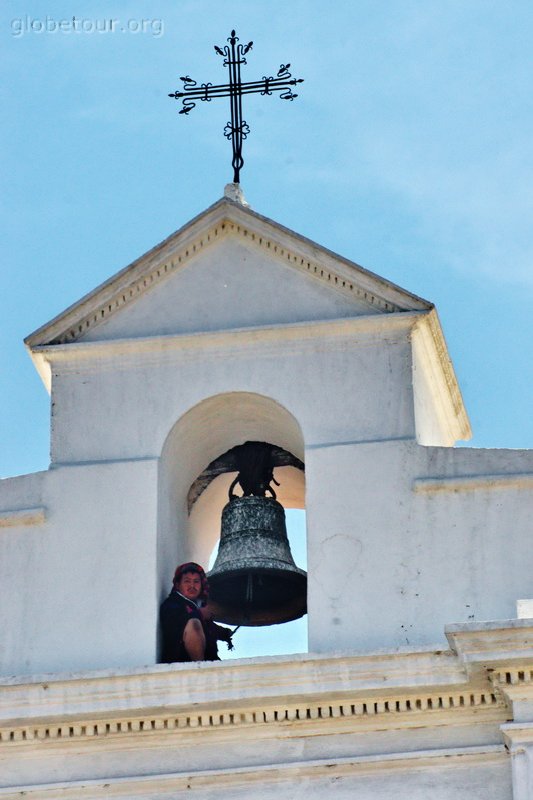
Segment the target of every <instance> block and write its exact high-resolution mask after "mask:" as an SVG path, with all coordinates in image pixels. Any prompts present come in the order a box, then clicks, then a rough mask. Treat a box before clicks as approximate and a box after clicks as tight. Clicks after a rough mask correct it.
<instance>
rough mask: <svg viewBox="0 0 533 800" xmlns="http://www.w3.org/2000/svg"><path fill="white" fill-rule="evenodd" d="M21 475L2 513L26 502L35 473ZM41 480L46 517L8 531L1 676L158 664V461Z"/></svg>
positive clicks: (1, 568)
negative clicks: (104, 666) (37, 521)
mask: <svg viewBox="0 0 533 800" xmlns="http://www.w3.org/2000/svg"><path fill="white" fill-rule="evenodd" d="M16 480H17V484H18V486H17V488H18V491H17V492H16V493H15V492H13V491H11V492H9V494H10V497H9V499H7V498H6V497H5V496H3V493H1V494H0V498H1V499H2V503H3V505H2V510H3V511H4V510H6V507H7V509H8V510H12V509H17V508H19V509H20V508H27V507H28V493H26V492H25V491H24V489H25V487H24V484H25V482H27V483H28V484H29V485H30V487H31V484H32V483H33V476H28V478H27V479H26V478H19V479H16ZM41 483H42V486H41V492H40V497H39V499H40V501H41V503H42V508H43V509H44V516H45V521H44V523H42V524H35V525H29V526H27V525H22V526H13V527H5V528H2V527H0V586H1V590H0V618H1V619H2V646H1V647H0V670H1V672H2V674H9V673H19V674H28V673H32V672H41V671H44V672H48V671H50V672H53V671H59V670H62V669H65V667H68V668H69V669H81V668H95V667H99V666H102V665H104V664H106V665H108V666H124V665H128V664H129V665H139V664H146V663H148V664H150V663H154V661H155V658H156V649H155V648H156V627H157V610H158V606H157V597H156V586H155V584H156V579H155V575H156V572H155V570H156V556H157V552H156V550H157V548H156V542H157V535H156V530H157V513H156V512H157V463H156V462H153V461H137V462H123V463H107V464H98V465H85V466H83V467H68V468H60V469H52V470H50V471H49V472H48V473H45V474H43V475H42V479H41ZM0 487H2V484H0ZM2 488H3V487H2ZM6 488H7V489H12V487H9V486H8V487H6ZM0 492H1V488H0ZM6 494H8V492H7V491H6Z"/></svg>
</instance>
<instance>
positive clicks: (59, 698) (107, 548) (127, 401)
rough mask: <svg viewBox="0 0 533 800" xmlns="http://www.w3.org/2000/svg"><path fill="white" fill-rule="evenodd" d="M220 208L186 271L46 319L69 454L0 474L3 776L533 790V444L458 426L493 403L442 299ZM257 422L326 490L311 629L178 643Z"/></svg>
mask: <svg viewBox="0 0 533 800" xmlns="http://www.w3.org/2000/svg"><path fill="white" fill-rule="evenodd" d="M224 203H225V204H223V206H224V207H222V206H220V207H217V206H215V207H213V208H214V211H212V212H209V213H211V214H212V215H215V216H216V215H217V214H218V215H219V218H217V219H218V222H217V221H216V220H215V222H216V224H217V225H219V226H220V230H222V222H223V217H222V216H221V215H222V214H227V213H229V211H228V208H230V210H231V209H233V210H231V213H232V214H234V219H233V222H232V223H231V224H232V225H234V227H235V226H237V227H238V226H239V225H241V223H242V224H245V223H246V224H248V223H250V225H251V226H252V227H253V225H255V228H254V236H258V237H259V238H261V237H262V235H263V233H265V235H266V234H267V233H268V236H269V237H270V239H269V242H270V244H269V247H271V246H272V247H273V249H274V250H275V248H276V244H275V233H276V231H275V226H274V224H273V223H271V222H269V221H265V220H264V219H262V218H259V217H258V216H257V215H253V214H252V213H251V212H248V211H246V210H245V209H243V208H242V207H241V206H238V207H237V205H236V204H235V203H229V202H228V201H224ZM226 206H227V207H228V208H226ZM235 209H238V210H235ZM235 215H236V217H235ZM252 222H253V225H252ZM194 225H196V228H197V229H194V230H192V232H191V231H189V232H186V237H187V236H188V237H189V239H187V238H186V241H184V242H182V241H181V240H180V239H179V235H177V239H176V240H174V239H172V240H169V242H170V244H169V245H168V247H170V248H174V250H175V252H176V253H177V252H178V250H179V247H182V250H185V251H186V248H187V247H188V246H189V245H188V244H187V242H188V241H189V240H190V241H191V242H193V239H194V237H193V234H194V236H196V240H197V241H198V242H199V241H200V238H199V237H201V236H203V237H204V238H203V239H202V243H201V244H198V248H199V249H198V252H196V250H194V247H195V246H196V245H194V244H191V245H190V246H191V248H192V250H193V252H192V254H189V255H188V256H187V258H186V260H185V261H184V263H183V265H182V266H180V267H179V268H176V269H175V271H174V272H172V274H171V275H169V276H168V277H164V278H163V279H161V280H159V278H158V280H157V281H154V285H153V286H151V284H150V280H149V278H148V277H143V275H144V273H143V269H144V267H145V261H146V262H147V263H148V266H149V267H150V269H152V272H151V273H150V274H152V275H153V274H154V269H155V270H156V271H157V269H159V268H160V267H161V269H163V261H164V260H165V259H164V258H163V256H165V258H166V253H163V252H162V251H161V248H160V250H159V251H157V252H156V251H153V252H152V253H150V254H148V255H147V256H146V258H145V260H143V259H141V260H140V261H139V262H138V263H136V264H134V265H132V268H131V270H132V271H131V273H129V272H128V270H126V271H125V272H123V273H120V274H119V276H116V277H115V278H114V279H112V280H111V282H110V283H109V284H106V285H104V287H103V289H102V290H101V292H100V294H98V291H97V292H96V293H95V294H94V295H91V296H88V298H85V299H84V300H83V301H81V303H80V306H79V308H77V307H73V309H71V310H70V311H68V312H66V314H65V319H62V318H61V317H59V318H57V320H56V321H54V322H53V323H51V324H50V326H49V327H48V328H47V327H46V326H45V327H44V328H43V329H41V330H40V331H39V332H36V334H34V335H33V337H30V340H29V341H30V345H31V346H32V347H33V348H34V352H33V355H34V357H35V360H36V363H37V364H38V366H39V368H40V369H41V371H42V374H43V376H46V375H49V376H50V380H51V395H52V396H51V402H52V429H51V454H52V464H51V467H50V469H49V470H48V471H46V472H42V473H38V474H36V475H27V476H21V477H18V478H13V479H7V480H5V481H2V482H0V603H1V606H0V618H1V619H2V623H3V630H2V639H1V647H0V674H2V675H4V676H7V677H5V678H4V680H3V681H1V682H0V798H10V800H14V798H15V797H17V798H19V797H21V796H27V797H30V798H33V800H44V799H45V798H46V799H47V800H57V798H62V800H74V798H77V800H81V798H87V799H88V798H103V797H121V798H122V797H123V798H132V797H139V798H145V800H149V799H152V800H155V798H170V797H172V798H178V797H185V796H187V797H191V796H197V797H200V796H201V797H202V798H211V797H212V798H214V797H216V798H217V800H218V799H219V798H220V797H231V798H232V800H235V798H239V797H246V798H249V797H250V796H252V797H258V798H263V797H264V798H269V797H274V796H276V797H278V796H279V795H280V793H282V794H283V795H285V796H287V797H290V798H300V797H302V798H303V797H304V796H305V797H306V799H307V798H308V797H311V798H314V797H317V798H318V797H324V796H326V795H328V796H329V795H330V794H335V797H339V798H344V797H346V798H348V797H349V798H352V797H355V796H356V797H357V798H360V799H362V800H370V798H372V800H389V799H390V798H391V797H393V796H398V797H399V798H409V800H422V798H423V800H427V798H429V797H430V798H431V800H435V799H436V800H450V799H451V798H455V797H461V798H465V799H466V800H474V798H476V799H477V798H479V800H510V798H511V796H512V788H511V783H512V781H514V793H515V794H514V800H533V789H532V782H531V774H532V771H531V768H530V763H531V755H530V754H531V752H533V751H532V750H531V747H532V745H531V742H532V741H533V735H532V733H531V729H530V728H529V727H528V726H529V725H530V724H531V723H532V722H533V655H532V646H533V639H532V638H531V631H530V620H527V619H520V620H514V621H512V620H511V618H512V617H513V616H514V614H515V608H516V601H517V599H518V598H528V597H531V594H532V590H533V583H532V581H533V578H532V575H533V549H532V548H531V547H529V546H528V543H529V538H530V534H531V518H532V497H533V480H532V476H533V453H532V452H528V451H510V450H469V449H467V448H464V449H454V448H453V447H450V446H448V445H450V444H452V443H453V442H455V441H456V440H457V439H458V438H460V437H466V436H468V433H469V426H468V420H467V417H466V414H465V411H464V408H463V407H462V401H461V398H460V394H459V391H458V388H457V386H456V383H455V382H454V381H455V379H454V376H453V369H452V368H451V365H450V364H449V360H448V357H447V354H446V352H445V345H444V342H443V339H442V336H441V333H440V328H439V326H438V320H437V318H436V315H435V312H434V311H433V310H431V306H430V304H428V303H427V302H426V301H421V300H420V299H419V298H416V297H414V296H412V295H408V294H407V293H403V292H402V290H399V289H398V287H392V286H391V285H390V284H387V283H386V282H385V281H383V280H382V279H379V278H378V277H377V276H371V275H370V274H368V273H365V274H363V273H364V271H362V272H361V274H358V275H357V280H358V281H359V284H358V285H357V286H356V287H355V289H357V291H358V292H359V294H357V292H356V291H355V289H354V294H353V295H352V296H350V297H348V295H347V293H346V291H340V290H339V284H338V283H337V285H336V286H335V280H336V279H337V280H338V279H339V276H340V280H341V283H342V280H344V278H343V277H342V276H345V277H347V276H348V275H352V274H353V275H355V274H356V273H355V271H354V270H355V268H354V266H353V265H351V266H350V265H348V264H347V263H345V262H342V260H340V259H339V260H338V263H336V260H335V257H334V256H333V255H332V254H328V253H325V252H324V251H320V250H319V249H318V248H315V246H314V245H313V243H309V242H306V241H303V240H299V239H298V238H297V237H296V236H295V235H293V234H291V233H290V232H287V231H281V229H280V231H279V236H280V241H281V240H283V242H284V244H283V247H281V246H280V248H281V249H280V250H279V252H271V253H268V252H267V249H266V248H265V247H264V246H262V247H261V248H260V247H258V246H256V245H251V244H250V243H248V242H247V241H246V238H245V234H244V233H243V229H242V228H239V236H238V237H237V235H235V236H233V237H232V236H228V235H226V234H224V236H222V237H221V239H220V241H212V240H211V239H210V238H209V237H210V236H211V235H212V231H211V233H210V230H211V229H209V230H208V229H207V228H206V227H205V226H204V229H202V230H200V228H201V221H200V222H198V221H196V223H194V224H193V226H192V227H193V228H194ZM217 230H218V229H217ZM246 235H248V234H247V233H246ZM184 236H185V234H184ZM287 242H289V244H290V246H291V247H293V246H294V248H295V250H297V251H298V248H300V250H299V251H298V252H301V253H302V254H303V253H304V251H305V257H306V258H309V264H311V263H313V265H314V266H313V270H314V267H315V266H317V262H318V266H317V272H315V273H314V275H319V274H320V262H321V261H322V263H323V264H324V275H325V276H326V277H325V278H324V275H322V276H321V277H320V280H319V278H318V277H312V276H311V275H310V274H307V272H306V271H304V269H300V267H302V265H303V264H304V258H303V255H302V261H301V263H300V265H299V266H298V265H296V266H295V263H296V262H294V257H295V255H294V252H293V251H290V253H289V255H290V258H291V259H292V262H291V263H292V266H289V265H288V258H287V253H286V251H285V250H284V248H286V247H287V246H288V245H287ZM165 246H166V245H165ZM162 248H163V250H164V246H162ZM156 250H157V248H156ZM160 251H161V252H160ZM283 253H285V255H284V256H283ZM171 255H172V254H170V256H171ZM170 256H169V258H170ZM283 258H286V259H287V261H286V262H284V260H283ZM158 259H159V261H158ZM154 265H155V266H154ZM158 265H159V266H158ZM337 267H338V270H337V271H335V270H336V268H337ZM172 269H174V267H172ZM147 274H148V273H147ZM328 275H329V276H330V277H329V278H328ZM130 278H131V281H133V278H135V281H137V283H136V284H135V290H134V289H133V288H132V289H131V291H132V296H134V297H135V299H134V300H132V301H131V302H130V300H129V299H127V297H126V292H127V287H128V280H130ZM328 280H329V281H331V282H332V286H328V285H327V281H328ZM348 280H349V279H348ZM144 281H146V285H145V283H144ZM354 281H355V277H354ZM133 285H134V284H133V283H131V286H133ZM137 287H138V296H137V295H136V294H134V292H137ZM141 287H142V288H141ZM365 287H366V288H365ZM118 289H120V292H119V294H118V295H117V292H118ZM367 290H368V291H367ZM122 291H124V296H123V297H124V299H123V305H121V302H122V299H121V297H120V296H119V295H121V293H122ZM365 292H366V299H365V300H364V301H363V300H362V299H361V297H363V298H365ZM100 295H101V296H100ZM128 297H129V295H128ZM105 298H107V300H109V302H108V301H107V300H106V301H105V303H104V299H105ZM112 298H115V299H114V300H113V302H111V299H112ZM374 302H375V307H372V304H373V303H374ZM106 303H107V305H106ZM401 303H404V305H401ZM395 304H399V305H395ZM108 312H109V313H108ZM76 315H77V316H76ZM84 315H85V316H84ZM84 320H85V322H84ZM70 325H72V331H71V332H69V326H70ZM76 325H77V326H78V327H76ZM65 326H66V327H65ZM65 330H66V331H67V332H65ZM46 331H48V332H49V333H50V336H49V338H48V339H47V338H46V336H47V335H48V334H47V333H46ZM84 332H85V333H84ZM70 333H71V334H72V337H73V338H72V340H68V336H69V335H70ZM43 337H44V338H43ZM54 337H57V338H54ZM65 337H66V338H65ZM67 340H68V341H70V343H64V342H65V341H67ZM57 341H62V342H63V343H62V344H58V343H57ZM248 439H253V440H262V441H268V442H270V443H272V444H275V445H278V446H280V447H282V448H284V449H286V450H288V451H289V452H291V453H293V454H294V455H295V456H297V457H298V458H300V459H301V460H303V461H304V462H305V480H304V477H303V475H301V474H299V475H298V476H295V475H294V474H292V473H291V475H290V479H289V480H288V481H287V486H285V487H283V488H282V489H281V491H280V497H282V498H283V499H284V501H285V502H286V504H287V505H289V504H293V505H297V506H301V505H303V504H304V503H305V508H306V519H307V547H308V571H309V586H308V609H309V614H308V624H309V647H310V651H311V654H309V655H301V656H291V657H286V658H285V660H283V659H281V660H278V661H276V660H274V661H269V660H268V659H266V660H264V659H249V660H242V661H240V662H239V661H234V662H231V661H225V662H221V663H220V664H195V665H173V666H170V667H168V666H155V664H156V662H157V612H158V605H159V602H160V600H161V598H162V596H163V595H164V593H165V592H166V590H167V587H168V583H169V579H170V576H171V574H172V571H173V569H174V567H175V564H176V563H177V562H179V561H181V560H185V559H195V560H198V561H201V562H202V561H204V562H205V560H206V556H207V554H208V553H209V551H210V549H211V547H212V545H213V540H214V536H215V522H214V521H216V518H217V516H218V514H219V511H220V510H221V506H222V504H223V502H224V500H225V498H224V491H223V490H224V489H225V488H226V486H227V480H228V478H227V476H226V478H223V479H220V480H219V479H217V481H214V482H213V484H212V485H211V486H210V487H209V489H208V490H207V491H206V492H205V493H204V495H202V497H201V498H200V499H199V500H198V502H197V504H196V506H195V507H194V508H193V510H192V513H191V514H190V515H189V514H188V509H187V494H188V491H189V488H190V486H191V484H192V483H193V482H194V480H195V479H196V478H197V477H198V475H199V474H200V473H201V472H202V471H203V470H204V469H205V468H206V466H207V465H208V464H209V463H210V462H211V461H212V460H213V459H215V458H217V457H218V456H220V455H222V454H223V453H225V452H226V451H227V450H228V449H230V448H231V447H234V446H235V445H237V444H241V443H242V442H244V441H246V440H248ZM280 473H281V471H280ZM480 620H482V621H483V620H504V622H499V623H494V622H492V623H483V622H481V623H480V622H479V621H480ZM505 620H507V621H506V622H505ZM451 622H452V623H456V624H455V625H448V628H447V635H448V638H449V640H450V643H451V646H452V648H453V651H450V650H448V649H447V645H446V643H445V639H444V634H443V629H444V626H445V625H446V624H447V623H451ZM435 643H436V644H435ZM430 645H431V647H432V648H433V649H430ZM383 648H385V649H387V651H388V652H386V653H383V652H382V649H383ZM420 648H422V649H420ZM424 648H426V649H424ZM376 650H379V651H381V654H379V653H377V654H376V653H374V654H373V655H366V656H365V655H363V654H364V653H367V654H368V653H371V652H372V651H376ZM349 653H351V654H352V655H351V656H349V655H348V654H349ZM354 653H356V654H359V655H356V656H354V655H353V654H354ZM65 670H67V671H81V672H78V674H71V675H70V676H65V675H59V674H58V673H60V672H64V671H65ZM86 670H104V672H92V673H91V672H88V673H87V672H84V671H86ZM44 673H48V674H44ZM52 673H55V674H52ZM32 674H33V675H34V677H33V678H30V677H27V676H30V675H32ZM9 676H12V677H9ZM25 676H26V677H25ZM509 723H510V724H511V725H514V726H515V727H513V728H510V727H507V728H506V727H505V726H506V725H507V726H508V725H509ZM517 725H518V726H519V727H518V728H517V727H516V726H517ZM500 726H503V731H504V735H505V737H506V741H507V742H508V743H510V749H511V752H512V761H513V767H512V769H511V763H510V762H511V759H510V757H509V756H508V754H507V751H506V750H505V749H504V746H503V738H502V734H501V732H500Z"/></svg>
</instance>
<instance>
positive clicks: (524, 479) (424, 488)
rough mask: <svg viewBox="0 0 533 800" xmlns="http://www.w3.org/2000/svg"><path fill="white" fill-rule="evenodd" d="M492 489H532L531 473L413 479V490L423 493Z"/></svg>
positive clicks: (532, 475) (532, 474) (532, 477)
mask: <svg viewBox="0 0 533 800" xmlns="http://www.w3.org/2000/svg"><path fill="white" fill-rule="evenodd" d="M493 489H533V473H531V472H519V473H516V474H512V475H467V476H464V477H459V478H448V477H446V478H416V479H415V480H414V481H413V491H414V492H419V493H425V494H436V493H438V492H474V491H477V490H480V491H487V490H493Z"/></svg>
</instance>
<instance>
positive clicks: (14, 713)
mask: <svg viewBox="0 0 533 800" xmlns="http://www.w3.org/2000/svg"><path fill="white" fill-rule="evenodd" d="M480 715H481V716H482V717H483V718H484V719H486V720H487V721H496V722H498V723H501V722H505V721H506V720H507V719H508V716H509V715H508V710H507V706H506V704H505V702H504V700H503V699H502V697H501V695H500V694H499V693H498V692H497V691H496V689H495V688H494V686H492V685H491V683H490V681H489V680H488V678H487V676H486V675H483V676H478V677H477V678H476V679H475V680H472V679H467V678H466V675H465V671H464V668H463V667H462V665H461V663H460V661H459V659H457V658H456V657H454V656H453V655H452V654H451V653H449V652H444V653H443V652H439V651H436V652H434V651H430V650H422V651H416V652H396V653H382V654H375V655H366V656H348V655H343V656H340V655H339V656H330V657H325V656H317V655H302V656H290V657H278V658H276V659H261V658H260V659H242V660H235V661H224V662H218V663H214V664H212V663H197V664H194V665H190V664H174V665H159V666H155V667H146V668H144V669H138V670H129V671H112V670H109V671H104V672H89V673H85V674H78V675H71V676H68V675H65V676H61V675H49V676H46V675H43V676H35V677H34V678H28V679H23V678H18V679H15V678H13V679H4V681H3V683H2V684H1V685H0V741H1V743H2V744H3V745H7V746H14V745H24V744H26V743H29V742H32V741H35V740H38V741H40V740H43V741H44V740H46V741H48V742H52V741H53V742H66V741H75V740H81V739H82V740H84V741H88V740H93V739H95V738H98V737H100V738H102V737H103V738H106V739H107V740H109V739H113V740H114V739H117V738H118V739H124V737H132V736H138V735H148V736H158V735H169V734H172V735H177V734H182V733H191V732H194V731H197V730H201V731H204V732H206V731H210V732H211V734H215V733H217V732H218V733H221V732H223V734H224V735H230V734H231V731H236V730H237V729H242V727H243V726H245V727H246V726H247V727H250V728H253V730H254V736H255V735H278V736H279V735H281V734H280V733H279V728H280V726H281V728H283V730H284V731H285V733H284V734H283V735H298V734H297V731H298V730H299V729H300V728H301V729H305V730H304V732H305V733H306V735H307V734H308V733H309V731H310V730H311V729H312V730H313V731H315V732H317V733H319V732H321V731H322V732H324V731H325V730H326V728H327V730H328V731H333V730H335V731H337V730H338V731H339V732H342V731H343V730H345V729H346V727H347V726H348V727H349V728H350V729H352V728H353V726H354V725H356V726H358V728H359V729H365V730H366V729H368V730H371V729H376V728H379V729H384V728H389V727H390V728H395V729H396V728H403V727H412V726H416V725H420V724H424V725H434V724H438V725H440V724H448V723H450V724H453V723H454V721H455V722H457V723H460V724H463V723H464V720H466V719H469V718H473V717H475V718H476V719H477V718H479V717H480ZM422 720H423V722H422ZM461 720H463V723H461ZM261 730H262V731H263V732H264V733H263V734H261ZM268 731H270V732H268ZM276 731H278V732H277V733H276ZM265 732H266V733H265Z"/></svg>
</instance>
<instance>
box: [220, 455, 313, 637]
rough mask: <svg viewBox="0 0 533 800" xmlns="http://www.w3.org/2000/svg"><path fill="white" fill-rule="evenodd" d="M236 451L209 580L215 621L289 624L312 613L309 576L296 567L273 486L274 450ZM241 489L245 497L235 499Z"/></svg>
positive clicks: (245, 623) (283, 516) (282, 514)
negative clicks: (234, 473) (309, 609)
mask: <svg viewBox="0 0 533 800" xmlns="http://www.w3.org/2000/svg"><path fill="white" fill-rule="evenodd" d="M237 450H238V451H239V452H238V462H237V463H238V466H239V475H238V476H237V478H236V479H235V480H234V481H233V483H232V485H231V487H230V493H229V494H230V500H229V503H227V505H226V506H225V507H224V509H223V511H222V528H221V534H220V544H219V549H218V555H217V558H216V561H215V564H214V566H213V569H212V570H211V571H210V572H209V575H208V578H209V587H210V600H211V604H212V606H213V610H214V614H215V619H216V620H218V621H220V622H225V623H227V624H230V625H250V626H259V625H274V624H276V623H280V622H289V621H290V620H293V619H298V617H301V616H303V614H305V613H306V611H307V575H306V573H305V572H304V570H302V569H299V568H298V567H297V566H296V564H295V563H294V559H293V557H292V555H291V550H290V547H289V540H288V538H287V529H286V526H285V511H284V509H283V506H282V505H281V504H280V503H278V501H277V500H276V495H275V492H274V490H273V489H272V487H271V485H270V484H271V482H274V483H277V482H276V481H275V480H274V477H273V468H272V465H271V459H270V450H271V448H270V445H267V444H264V443H262V442H247V443H246V444H244V445H242V446H241V447H240V448H237ZM237 483H240V484H241V487H242V489H243V491H244V496H242V497H237V496H236V495H234V494H233V488H234V487H235V485H236V484H237ZM278 485H279V484H278ZM267 491H268V492H270V494H271V495H272V496H271V497H266V496H265V495H266V492H267Z"/></svg>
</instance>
